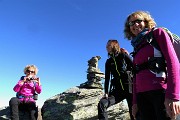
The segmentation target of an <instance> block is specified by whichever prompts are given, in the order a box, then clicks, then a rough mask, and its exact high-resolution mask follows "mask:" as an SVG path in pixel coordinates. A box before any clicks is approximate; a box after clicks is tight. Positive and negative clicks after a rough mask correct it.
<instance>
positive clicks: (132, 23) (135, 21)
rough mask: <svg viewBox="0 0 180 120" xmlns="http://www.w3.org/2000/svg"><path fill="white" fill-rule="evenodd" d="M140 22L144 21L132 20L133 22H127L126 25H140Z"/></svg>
mask: <svg viewBox="0 0 180 120" xmlns="http://www.w3.org/2000/svg"><path fill="white" fill-rule="evenodd" d="M142 21H144V20H140V19H136V20H134V21H131V22H129V23H128V24H129V26H133V25H134V24H135V23H138V24H139V23H141V22H142Z"/></svg>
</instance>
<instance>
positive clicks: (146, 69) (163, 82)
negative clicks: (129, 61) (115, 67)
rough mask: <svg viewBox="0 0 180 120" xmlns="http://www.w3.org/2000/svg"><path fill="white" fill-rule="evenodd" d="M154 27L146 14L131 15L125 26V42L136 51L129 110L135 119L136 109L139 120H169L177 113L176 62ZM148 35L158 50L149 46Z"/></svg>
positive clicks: (179, 97)
mask: <svg viewBox="0 0 180 120" xmlns="http://www.w3.org/2000/svg"><path fill="white" fill-rule="evenodd" d="M155 26H156V22H155V21H154V19H153V18H152V17H151V15H150V14H149V12H145V11H136V12H134V13H132V14H130V15H129V16H128V17H127V19H126V22H125V28H124V34H125V38H127V39H128V40H131V44H132V46H133V47H134V50H135V51H134V54H133V64H134V66H135V68H136V69H135V71H136V76H135V77H134V80H133V82H134V83H133V88H134V89H133V108H132V109H133V115H134V116H135V115H136V112H137V110H138V109H139V112H140V118H141V120H170V118H175V116H176V115H177V114H178V113H180V104H179V100H180V80H179V75H180V72H179V70H180V69H179V61H178V58H177V56H176V53H175V51H174V49H173V46H172V43H171V40H170V37H169V36H168V34H167V33H166V32H165V31H164V30H163V29H162V28H157V29H154V27H155ZM151 33H152V34H151ZM150 35H153V39H155V40H156V41H157V45H158V46H159V47H160V50H158V49H156V48H155V47H154V46H152V45H151V44H150V43H148V42H149V41H148V40H149V37H148V36H150ZM165 61H166V62H165ZM163 64H165V65H163ZM166 112H167V114H166ZM167 115H168V116H169V117H167Z"/></svg>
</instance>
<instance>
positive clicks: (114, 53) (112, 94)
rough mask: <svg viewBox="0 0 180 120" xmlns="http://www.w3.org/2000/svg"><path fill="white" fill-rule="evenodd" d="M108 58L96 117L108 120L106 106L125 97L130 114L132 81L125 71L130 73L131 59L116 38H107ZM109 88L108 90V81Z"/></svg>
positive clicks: (132, 119)
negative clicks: (102, 94)
mask: <svg viewBox="0 0 180 120" xmlns="http://www.w3.org/2000/svg"><path fill="white" fill-rule="evenodd" d="M106 49H107V52H108V57H109V58H108V59H107V61H106V63H105V84H104V90H105V93H104V96H103V98H102V99H101V100H100V101H99V103H98V118H99V119H100V120H108V114H107V108H108V107H110V106H112V105H114V104H116V103H119V102H121V101H122V100H124V99H126V100H127V103H128V107H129V113H130V117H131V120H134V118H133V116H132V112H131V111H132V110H131V108H132V91H131V90H132V88H131V86H132V83H131V80H132V79H131V78H130V79H128V78H129V75H128V74H127V73H131V72H130V71H131V70H132V60H131V58H130V57H129V55H128V54H127V53H128V52H126V53H124V52H123V51H124V49H123V50H121V48H120V46H119V43H118V41H117V40H109V41H108V42H107V45H106ZM127 71H129V72H127ZM110 80H111V84H110V90H109V83H110Z"/></svg>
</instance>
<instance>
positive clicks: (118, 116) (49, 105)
mask: <svg viewBox="0 0 180 120" xmlns="http://www.w3.org/2000/svg"><path fill="white" fill-rule="evenodd" d="M102 96H103V91H102V90H101V89H85V88H79V87H73V88H70V89H68V90H67V91H65V92H63V93H60V94H58V95H56V96H54V97H51V98H49V99H47V100H46V101H45V102H44V105H43V107H42V111H41V112H42V119H43V120H97V119H98V118H97V113H98V111H97V105H98V102H99V100H100V99H101V97H102ZM108 113H109V120H129V113H128V108H127V105H126V104H125V103H124V102H121V103H118V104H116V105H114V106H111V107H109V108H108Z"/></svg>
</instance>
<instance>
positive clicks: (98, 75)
mask: <svg viewBox="0 0 180 120" xmlns="http://www.w3.org/2000/svg"><path fill="white" fill-rule="evenodd" d="M100 59H101V57H100V56H95V57H92V58H91V59H90V60H88V66H89V67H88V69H87V81H86V82H85V83H82V84H80V88H97V89H103V88H102V84H101V80H102V79H105V75H104V73H103V72H101V71H100V69H99V68H98V61H99V60H100Z"/></svg>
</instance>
